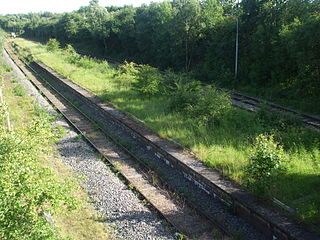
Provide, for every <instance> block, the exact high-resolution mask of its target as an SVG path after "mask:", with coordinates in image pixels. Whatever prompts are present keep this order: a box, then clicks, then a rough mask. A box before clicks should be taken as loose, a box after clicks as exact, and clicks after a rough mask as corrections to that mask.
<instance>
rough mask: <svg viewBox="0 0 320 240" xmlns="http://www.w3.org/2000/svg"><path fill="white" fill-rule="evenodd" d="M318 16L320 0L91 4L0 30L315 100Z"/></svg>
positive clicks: (13, 19)
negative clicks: (138, 5) (238, 29)
mask: <svg viewBox="0 0 320 240" xmlns="http://www.w3.org/2000/svg"><path fill="white" fill-rule="evenodd" d="M319 10H320V2H319V0H314V1H303V0H289V1H275V0H266V1H258V0H243V1H241V3H240V4H239V5H237V4H235V2H234V1H233V0H231V1H218V0H202V1H200V0H173V1H170V2H169V1H165V2H162V3H151V4H150V5H142V6H141V7H137V8H134V7H131V6H125V7H107V8H105V7H101V6H99V5H98V1H91V2H90V5H89V6H84V7H81V8H80V9H79V10H77V11H74V12H71V13H64V14H52V13H39V14H35V13H30V14H16V15H7V16H0V26H1V27H3V28H4V29H6V30H8V31H14V32H18V33H21V34H22V35H23V36H25V37H29V38H34V39H38V40H44V41H47V40H48V39H50V38H56V39H58V40H59V41H60V42H64V43H72V44H73V45H75V46H81V48H82V49H84V46H86V48H87V49H90V50H94V49H95V52H96V53H98V54H100V55H102V56H105V57H106V56H109V57H110V56H117V57H120V58H122V59H123V58H126V59H129V60H134V61H136V62H143V63H144V64H150V65H152V66H156V67H160V68H162V69H166V68H173V69H176V70H182V69H184V70H187V71H190V70H195V71H194V72H196V74H197V77H198V79H199V80H201V81H206V82H218V83H220V84H222V85H224V86H228V87H236V85H239V84H240V85H241V86H246V85H250V86H264V87H271V88H272V89H274V90H276V91H272V93H273V94H278V95H279V96H280V97H281V96H283V95H284V96H285V97H287V98H292V99H294V98H295V97H299V98H301V99H302V98H304V97H307V98H310V99H313V100H317V99H318V98H319V96H318V95H319V94H318V93H319V91H320V67H319V59H320V42H319V36H320V13H319ZM237 16H238V18H239V26H240V34H239V74H238V79H236V80H235V78H234V64H235V63H234V59H235V32H236V19H237ZM310 110H311V111H312V107H310Z"/></svg>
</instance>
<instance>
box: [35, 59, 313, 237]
mask: <svg viewBox="0 0 320 240" xmlns="http://www.w3.org/2000/svg"><path fill="white" fill-rule="evenodd" d="M31 67H34V68H37V70H36V71H40V72H41V75H46V76H50V75H51V78H52V79H51V82H50V84H56V86H53V87H54V88H57V87H58V88H60V89H59V92H64V93H65V94H66V95H68V94H70V92H73V93H72V94H71V95H69V96H66V95H65V96H64V97H67V98H68V97H69V98H72V97H77V98H79V99H81V101H82V104H83V105H85V104H88V105H89V106H90V107H89V108H91V109H92V110H94V112H96V113H98V114H99V115H100V118H103V119H100V120H102V121H101V122H100V121H99V122H100V123H105V122H104V121H105V118H107V119H109V121H110V120H111V121H113V124H112V126H113V127H116V128H117V131H118V133H119V132H121V131H124V132H127V133H129V135H130V136H127V139H126V138H124V139H125V140H128V138H133V139H135V140H136V142H139V143H140V146H139V148H140V147H144V148H145V149H144V151H148V152H149V153H151V155H154V156H155V157H156V160H157V161H158V162H159V163H162V167H168V166H169V168H171V169H174V170H178V171H180V172H182V174H183V175H184V177H185V179H188V182H189V183H190V184H193V185H197V186H198V187H197V188H198V189H199V191H202V192H203V193H205V194H206V195H208V197H209V198H211V200H212V204H218V203H217V201H219V202H221V201H222V202H224V203H225V204H226V205H227V206H229V208H230V209H231V210H232V211H233V212H235V213H237V215H239V216H241V217H243V218H245V219H247V220H248V221H249V222H250V223H251V224H252V225H254V226H255V227H256V228H258V229H259V230H261V231H262V232H263V233H264V234H265V236H267V238H269V239H272V238H273V239H319V237H318V236H316V235H315V234H312V233H310V232H307V231H305V230H304V229H303V228H301V227H300V226H299V225H297V223H295V222H294V221H293V220H292V219H290V218H288V217H287V216H284V215H281V214H279V213H277V212H275V211H273V210H272V209H270V208H268V207H263V206H261V205H260V204H259V203H257V201H256V199H254V198H253V197H252V196H251V195H249V194H248V193H246V192H245V191H243V190H241V188H240V187H239V186H238V185H236V184H234V183H233V182H231V181H229V180H226V179H224V178H223V177H222V176H221V175H219V173H217V172H216V171H214V170H212V169H207V168H206V167H204V166H203V165H202V164H201V163H199V162H198V161H197V160H196V159H194V158H193V157H192V156H190V155H187V154H186V153H184V152H183V151H182V150H181V149H178V148H177V147H176V146H173V145H172V144H170V143H168V142H166V141H164V140H163V139H161V138H159V137H158V136H157V135H155V134H154V133H152V132H151V131H149V130H148V129H146V128H144V127H143V126H140V125H139V124H137V123H136V122H134V121H132V120H131V119H130V118H128V117H127V116H126V115H124V114H123V113H121V112H119V111H117V110H115V109H113V108H112V106H110V105H107V104H105V103H102V102H101V100H100V99H98V98H97V97H96V96H95V95H93V94H92V93H90V92H88V91H86V90H84V89H82V88H80V87H79V86H77V85H76V84H74V83H72V82H70V81H68V80H67V79H64V78H63V77H62V76H60V75H59V74H57V73H54V72H53V71H52V70H51V69H50V68H48V67H46V66H44V65H43V64H42V63H34V64H33V66H31ZM62 86H63V88H64V89H65V90H61V87H62ZM66 89H67V90H66ZM79 107H80V106H79ZM65 111H66V110H65ZM81 111H83V110H81ZM92 117H93V116H92ZM94 117H95V118H96V117H97V116H94ZM98 118H99V117H98ZM109 124H110V123H109ZM80 125H83V123H81V122H80ZM119 129H120V130H119ZM104 132H105V131H104ZM89 134H90V132H89ZM85 135H88V133H86V134H85ZM110 135H112V133H111V134H110ZM120 135H121V133H120ZM113 138H114V140H117V139H115V138H116V137H113ZM121 141H123V139H122V140H121ZM119 142H120V141H119V140H118V143H119ZM122 145H125V143H123V144H122ZM137 145H139V144H137ZM129 147H130V146H129ZM129 147H128V146H127V147H126V149H127V151H128V152H129V153H130V154H131V155H134V156H135V155H137V149H133V150H132V149H131V150H128V148H129ZM131 147H132V146H131ZM143 154H145V153H144V152H142V155H143ZM146 158H148V156H146ZM140 160H141V159H140ZM148 160H149V159H148ZM159 160H162V161H159ZM149 163H150V162H149ZM151 163H152V164H155V162H151ZM152 164H148V163H145V167H146V168H150V166H149V165H152ZM158 167H159V166H158ZM153 170H154V169H153ZM172 171H173V170H172ZM160 172H161V171H160ZM180 175H181V174H180ZM165 178H168V176H165ZM166 180H168V179H166ZM169 180H170V179H169ZM169 180H168V182H170V181H169ZM170 187H171V188H173V189H176V186H170ZM195 191H198V190H195ZM217 199H219V200H217ZM191 202H192V201H191ZM192 204H193V206H194V207H195V208H196V209H198V210H202V212H205V211H203V210H204V209H199V206H197V205H196V204H195V203H194V201H193V202H192ZM200 208H201V207H200ZM206 208H209V209H207V213H208V212H209V213H210V210H213V211H214V210H215V211H216V212H213V217H212V215H210V214H209V213H208V214H207V216H208V218H210V219H211V220H214V218H215V217H216V219H215V220H216V222H219V223H220V226H221V227H222V228H223V229H227V230H226V231H227V232H230V231H232V230H231V229H230V228H228V222H227V223H225V222H224V221H228V220H226V219H223V218H225V215H223V214H227V211H225V212H223V213H222V212H220V211H217V209H215V208H214V207H212V206H206ZM211 213H212V211H211ZM214 216H215V217H214ZM237 221H238V220H237ZM222 222H223V223H222ZM229 227H230V226H229ZM193 228H197V226H193ZM233 231H235V229H233ZM237 234H239V232H237ZM243 235H244V236H245V237H247V238H248V239H254V238H255V239H263V238H264V237H263V236H261V235H255V236H254V238H251V237H252V235H251V237H250V234H247V235H246V234H243Z"/></svg>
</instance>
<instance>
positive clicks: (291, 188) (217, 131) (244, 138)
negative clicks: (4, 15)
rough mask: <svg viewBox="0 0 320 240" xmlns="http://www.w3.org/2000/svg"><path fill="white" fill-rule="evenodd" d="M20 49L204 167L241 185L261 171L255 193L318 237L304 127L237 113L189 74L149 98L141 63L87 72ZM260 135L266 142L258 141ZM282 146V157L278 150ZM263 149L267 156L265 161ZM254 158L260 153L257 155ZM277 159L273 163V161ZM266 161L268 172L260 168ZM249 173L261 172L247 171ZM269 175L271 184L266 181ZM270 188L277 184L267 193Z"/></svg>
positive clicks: (163, 81)
mask: <svg viewBox="0 0 320 240" xmlns="http://www.w3.org/2000/svg"><path fill="white" fill-rule="evenodd" d="M15 42H16V43H18V44H19V45H20V46H21V48H20V50H19V51H23V49H25V48H28V51H30V52H32V53H33V54H34V56H35V58H37V59H39V60H41V61H43V62H44V63H46V64H48V65H49V66H51V67H52V68H54V69H56V70H57V71H59V72H60V73H61V74H63V75H65V76H67V77H69V78H70V79H71V80H73V81H75V82H76V83H78V84H80V85H82V86H83V87H85V88H88V89H90V90H92V91H94V92H95V93H97V94H98V95H99V96H100V97H101V98H102V99H104V100H111V101H112V103H113V104H115V105H116V106H117V107H118V108H119V109H121V110H124V111H127V112H130V113H131V114H133V115H135V116H136V117H138V118H140V119H142V120H144V122H145V124H146V125H147V126H149V127H150V128H151V129H153V130H155V131H157V132H158V133H159V134H160V135H161V136H162V137H165V138H172V139H175V140H176V141H178V142H180V143H182V144H183V145H184V146H185V147H188V148H190V149H191V150H192V151H193V152H194V153H195V154H196V155H197V157H198V158H199V159H200V160H201V161H203V162H204V163H205V164H207V165H208V166H210V167H214V168H216V169H218V170H220V171H221V172H222V173H223V174H224V175H227V176H229V177H231V178H233V179H235V180H236V181H237V182H239V183H247V182H250V183H253V185H254V184H256V183H258V182H259V180H260V179H259V178H258V175H259V174H258V173H257V172H259V171H260V172H261V177H263V179H264V181H265V183H266V184H263V186H262V187H259V186H258V188H257V189H258V190H259V191H260V189H262V190H263V192H265V193H266V195H267V196H273V197H276V198H277V199H279V200H281V201H283V202H284V203H285V204H287V205H289V206H291V207H292V208H294V209H295V210H296V211H297V215H298V217H299V218H300V219H302V220H303V221H304V222H306V223H309V224H311V225H313V226H314V228H315V229H318V230H319V228H318V226H316V223H317V222H318V221H319V220H320V213H319V209H320V201H319V199H320V195H319V194H320V193H319V192H318V191H316V189H317V186H318V185H319V178H318V177H317V176H318V175H319V173H320V162H319V161H320V157H319V156H320V150H319V149H320V137H319V134H318V133H317V132H313V131H311V130H308V129H305V128H303V126H301V124H300V123H299V121H297V120H296V119H295V118H294V117H292V116H288V115H284V114H280V113H276V112H274V113H270V112H269V111H268V110H267V109H265V108H262V109H261V110H260V111H259V112H257V113H249V112H245V111H242V110H239V109H235V108H232V107H231V106H230V99H229V97H228V96H227V95H226V93H224V92H221V91H219V90H217V89H215V88H214V87H202V86H201V84H200V83H199V82H197V81H195V80H194V79H193V78H191V77H190V75H186V74H177V73H172V72H171V73H169V74H166V75H163V76H161V78H160V83H159V86H158V87H159V89H161V93H162V94H155V95H152V94H151V95H150V94H146V95H143V93H141V92H139V90H138V88H137V85H136V86H134V84H136V82H137V78H136V77H137V73H138V72H139V71H140V70H139V65H137V64H134V63H127V64H124V65H121V66H118V67H117V68H112V67H110V66H107V65H106V63H104V62H102V61H97V60H94V59H93V60H91V59H88V61H90V62H91V63H90V64H92V68H90V71H88V70H87V68H86V67H82V66H79V65H78V64H77V63H74V64H72V63H70V61H69V60H68V59H69V55H68V53H66V51H65V50H59V51H57V52H55V53H49V52H47V51H46V49H45V47H44V46H41V45H39V44H36V43H34V42H30V41H26V40H22V39H17V40H15ZM149 73H150V74H152V71H150V72H148V74H149ZM156 74H158V73H156ZM156 76H157V77H159V76H158V75H156ZM151 79H152V77H151ZM156 81H157V82H158V81H159V80H156ZM144 84H148V81H146V82H144ZM152 84H153V83H152V82H151V85H152ZM157 84H158V83H157ZM144 86H145V85H143V87H144ZM146 86H147V85H146ZM146 96H147V97H146ZM207 110H209V111H207ZM196 114H197V115H196ZM260 135H262V136H265V137H258V136H260ZM266 136H273V137H272V138H270V137H266ZM257 137H258V139H260V140H259V141H258V142H256V140H255V139H256V138H257ZM263 144H266V146H265V145H263ZM278 145H279V146H282V148H283V150H279V149H278V147H276V146H278ZM264 146H265V151H266V152H267V153H268V154H269V155H268V154H266V155H262V154H261V152H263V151H264V150H263V149H264ZM252 151H253V152H254V153H255V154H251V152H252ZM279 152H281V154H279V156H280V155H281V159H285V160H286V161H281V166H283V169H285V171H278V170H277V168H278V167H277V161H278V160H277V159H279V160H280V157H279V158H277V156H278V155H277V154H278V153H279ZM273 153H274V154H275V155H274V156H275V157H276V158H275V159H273V157H272V160H275V161H270V159H271V158H270V156H271V155H270V154H273ZM272 156H273V155H272ZM260 160H261V162H263V161H265V162H266V163H267V164H268V166H269V167H268V168H266V169H264V168H263V167H260V165H259V162H260ZM255 161H256V163H255V164H254V162H255ZM249 166H251V167H249ZM252 166H254V168H252ZM250 168H251V169H255V170H254V171H253V170H252V171H251V172H250V171H246V170H247V169H250ZM269 173H270V175H271V176H272V178H269V177H268V176H269ZM267 182H272V184H270V185H269V186H268V187H266V185H267ZM249 185H250V184H249ZM253 185H252V184H251V186H253ZM256 186H257V185H256ZM304 196H308V197H306V198H305V197H304Z"/></svg>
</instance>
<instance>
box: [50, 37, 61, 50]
mask: <svg viewBox="0 0 320 240" xmlns="http://www.w3.org/2000/svg"><path fill="white" fill-rule="evenodd" d="M59 48H60V43H59V42H58V40H56V39H54V38H50V39H49V41H48V42H47V50H48V51H49V52H54V51H57V50H58V49H59Z"/></svg>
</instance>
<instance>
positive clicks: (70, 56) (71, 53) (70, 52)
mask: <svg viewBox="0 0 320 240" xmlns="http://www.w3.org/2000/svg"><path fill="white" fill-rule="evenodd" d="M64 53H65V54H66V55H67V61H68V62H69V63H72V64H76V63H77V62H78V61H79V59H80V55H79V54H77V52H76V50H75V49H74V48H73V46H72V45H71V44H67V46H66V47H65V48H64Z"/></svg>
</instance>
